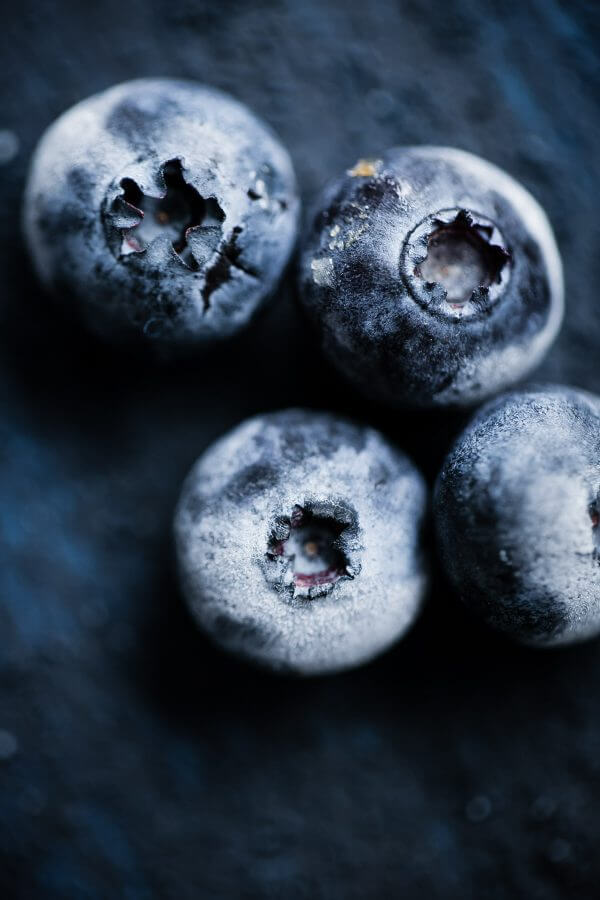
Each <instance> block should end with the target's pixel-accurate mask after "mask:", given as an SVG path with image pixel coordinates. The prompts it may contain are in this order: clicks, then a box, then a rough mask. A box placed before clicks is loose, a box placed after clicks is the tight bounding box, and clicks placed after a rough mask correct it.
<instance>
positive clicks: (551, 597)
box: [434, 387, 600, 645]
mask: <svg viewBox="0 0 600 900" xmlns="http://www.w3.org/2000/svg"><path fill="white" fill-rule="evenodd" d="M599 492H600V399H599V398H597V397H594V396H592V395H591V394H587V393H584V392H582V391H576V390H572V389H569V388H562V387H540V388H534V389H532V390H529V391H527V392H523V393H513V394H508V395H505V396H502V397H500V398H498V399H497V400H494V401H493V402H492V403H490V404H488V405H487V406H486V407H484V408H483V410H481V412H479V413H478V414H477V416H476V417H475V418H474V420H473V421H472V422H471V424H470V425H469V426H468V427H467V429H466V431H465V432H464V433H463V434H462V436H461V437H460V438H459V439H458V441H457V443H456V445H455V447H454V448H453V450H452V452H451V453H450V455H449V456H448V458H447V459H446V462H445V463H444V467H443V469H442V471H441V473H440V476H439V478H438V482H437V486H436V492H435V504H434V515H435V523H436V527H437V533H438V540H439V545H440V548H441V554H442V558H443V561H444V565H445V568H446V571H447V573H448V575H449V576H450V578H451V579H452V581H453V582H454V584H455V585H456V588H457V591H458V592H459V593H460V595H461V597H462V598H463V599H464V601H465V602H466V603H467V605H468V606H470V607H471V608H472V609H473V610H474V611H475V612H477V613H478V614H479V615H481V616H482V617H483V618H484V619H485V620H486V621H487V622H489V623H490V624H491V625H493V626H494V627H496V628H499V629H501V630H502V631H505V632H506V633H508V634H509V635H511V636H512V637H514V638H516V639H517V640H520V641H523V642H525V643H531V644H539V645H554V644H566V643H570V642H572V641H577V640H582V639H584V638H588V637H592V636H593V635H595V634H597V633H599V632H600V559H599V556H598V522H599V514H598V500H599Z"/></svg>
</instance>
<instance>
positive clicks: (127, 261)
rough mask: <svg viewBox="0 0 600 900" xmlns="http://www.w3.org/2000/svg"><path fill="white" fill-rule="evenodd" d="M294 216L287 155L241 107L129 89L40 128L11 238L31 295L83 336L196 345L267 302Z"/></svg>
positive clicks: (148, 86) (202, 95)
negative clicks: (66, 315)
mask: <svg viewBox="0 0 600 900" xmlns="http://www.w3.org/2000/svg"><path fill="white" fill-rule="evenodd" d="M298 209H299V204H298V198H297V193H296V183H295V177H294V173H293V169H292V164H291V161H290V159H289V156H288V154H287V153H286V151H285V150H284V149H283V147H282V146H281V144H280V143H279V142H278V141H277V139H276V138H275V136H274V135H273V134H272V133H271V131H270V130H269V129H268V127H267V126H266V125H264V124H263V123H261V122H260V121H259V120H258V119H257V118H256V117H255V116H254V115H253V114H252V113H251V112H250V111H249V110H248V109H247V108H246V107H244V106H243V105H242V104H241V103H238V102H237V101H235V100H233V99H232V98H231V97H228V96H227V95H225V94H223V93H221V92H220V91H217V90H214V89H212V88H208V87H204V86H202V85H198V84H195V83H193V82H186V81H176V80H171V79H140V80H137V81H131V82H127V83H124V84H121V85H117V86H116V87H113V88H110V89H109V90H107V91H104V92H103V93H101V94H97V95H95V96H93V97H90V98H88V99H87V100H84V101H83V102H82V103H79V104H77V105H76V106H74V107H73V108H72V109H70V110H68V111H67V112H66V113H64V114H63V115H62V116H61V117H60V118H59V119H58V120H57V121H56V122H55V123H54V124H53V125H52V126H51V127H50V128H49V129H48V131H47V132H46V133H45V135H44V136H43V137H42V139H41V141H40V143H39V145H38V148H37V150H36V153H35V155H34V158H33V161H32V165H31V171H30V175H29V179H28V184H27V189H26V195H25V208H24V228H25V235H26V239H27V242H28V245H29V249H30V252H31V255H32V258H33V261H34V264H35V267H36V269H37V271H38V274H39V276H40V279H41V280H42V282H43V283H44V285H45V286H46V287H47V288H49V289H50V290H52V291H53V292H54V293H56V294H57V295H58V296H59V297H61V298H64V299H69V300H71V302H73V303H75V304H77V306H78V308H79V309H80V311H81V313H82V315H83V317H84V319H85V320H87V322H88V324H89V325H91V327H92V328H94V329H95V330H96V331H99V332H101V333H103V334H105V335H106V336H108V337H110V338H113V339H116V340H119V339H122V338H124V337H126V336H127V334H139V333H142V334H145V335H146V336H152V337H153V338H160V339H162V340H163V341H172V342H198V341H199V342H202V341H209V340H213V339H216V338H222V337H228V336H230V335H232V334H234V333H235V332H237V331H238V330H240V329H241V328H243V327H244V326H245V325H246V324H247V323H248V322H249V321H250V319H251V318H252V316H253V315H254V313H255V312H256V310H257V309H258V307H259V306H260V305H261V303H262V302H263V301H264V300H265V298H266V297H267V296H268V295H269V294H270V293H272V291H273V290H274V288H275V287H276V285H277V282H278V279H279V277H280V275H281V273H282V271H283V268H284V266H285V264H286V263H287V260H288V258H289V255H290V253H291V250H292V247H293V244H294V240H295V235H296V227H297V218H298Z"/></svg>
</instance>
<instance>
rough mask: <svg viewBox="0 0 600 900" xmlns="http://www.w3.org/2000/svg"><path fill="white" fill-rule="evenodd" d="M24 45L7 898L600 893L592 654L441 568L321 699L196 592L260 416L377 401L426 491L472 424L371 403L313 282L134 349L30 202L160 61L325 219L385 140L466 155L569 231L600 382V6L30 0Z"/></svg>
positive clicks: (576, 375)
mask: <svg viewBox="0 0 600 900" xmlns="http://www.w3.org/2000/svg"><path fill="white" fill-rule="evenodd" d="M3 35H4V51H3V72H4V78H3V79H2V84H1V86H0V96H1V101H2V102H1V104H0V108H1V109H2V121H1V122H0V128H1V129H2V130H7V131H8V132H10V133H11V134H13V135H15V136H16V142H15V141H12V142H11V146H12V147H14V146H16V147H18V152H17V153H16V155H11V154H12V151H11V153H10V154H5V155H4V156H5V158H6V157H7V156H8V160H7V161H6V162H5V163H3V165H2V167H0V179H1V184H2V191H3V203H2V211H1V213H0V227H1V236H2V257H1V259H2V278H3V290H2V301H1V303H0V316H1V320H0V321H1V327H0V369H1V377H0V397H1V403H0V409H1V419H2V423H1V426H0V427H1V434H2V441H1V453H2V464H1V467H0V496H1V498H2V501H1V505H0V514H1V541H0V553H1V556H2V561H1V565H0V622H1V633H2V644H1V652H0V709H1V719H0V728H2V730H4V731H6V732H9V733H10V734H12V735H14V737H15V739H16V740H17V742H18V747H19V750H18V753H17V754H15V755H14V756H13V757H12V758H11V759H10V760H6V761H5V762H3V763H2V766H0V792H1V803H0V826H1V827H0V893H2V895H3V896H4V897H9V898H11V900H13V898H16V900H25V898H27V900H30V898H31V897H36V896H43V897H44V898H45V900H46V898H48V900H57V898H61V900H62V898H69V900H70V898H73V897H78V898H79V897H82V898H86V900H89V898H92V900H96V898H104V897H107V896H108V897H126V898H128V900H133V898H135V900H140V898H144V900H147V898H155V897H156V898H159V897H160V898H169V900H170V898H173V900H197V898H198V897H214V898H229V897H232V896H233V897H242V898H244V900H247V898H261V900H264V898H279V897H285V898H286V900H300V898H303V900H304V898H306V900H308V898H310V900H332V898H333V900H337V898H340V900H364V898H365V897H377V898H380V897H383V898H387V897H390V898H397V897H398V896H400V897H415V896H416V897H428V898H432V900H437V898H440V900H442V898H443V900H447V898H454V897H455V898H457V900H464V898H465V896H466V897H476V898H477V900H483V898H493V900H500V898H501V900H505V898H506V900H515V898H527V900H532V898H533V900H556V898H561V897H570V896H579V897H590V896H594V895H595V894H596V893H597V884H598V878H599V877H600V864H599V862H598V854H597V849H596V843H597V842H596V834H597V822H598V812H597V810H598V801H599V799H600V798H599V796H598V795H599V789H598V784H599V778H598V775H599V771H598V770H599V759H600V752H599V750H600V718H599V716H598V700H597V697H598V690H599V688H600V648H599V645H598V644H597V643H594V642H591V643H589V644H587V645H584V646H581V647H577V648H573V649H565V650H558V651H551V652H533V651H531V650H525V649H520V648H517V647H514V646H513V645H511V644H508V643H506V642H504V641H502V640H500V639H498V638H496V637H494V636H493V635H492V634H491V633H489V632H488V631H486V630H484V629H483V627H480V626H479V625H477V624H476V623H475V622H473V621H472V620H471V619H470V618H469V617H468V616H467V614H466V613H463V611H462V609H461V607H460V606H459V604H458V603H457V602H456V601H455V600H454V599H453V598H452V595H451V593H450V591H449V588H448V586H447V585H446V584H445V582H444V581H443V580H442V579H441V578H440V577H439V576H438V577H437V579H436V585H435V589H434V592H433V596H432V600H431V603H430V605H429V609H428V610H427V611H426V614H425V616H424V617H423V618H422V619H421V621H420V623H419V624H418V625H417V627H416V628H415V629H414V630H413V631H412V632H411V634H410V635H409V636H408V637H407V638H406V640H405V641H403V642H402V643H401V644H399V645H398V648H397V649H395V650H393V651H392V652H391V653H389V654H388V655H386V656H385V657H383V658H381V659H380V660H379V661H377V662H376V663H374V664H373V665H370V666H368V667H366V668H363V669H360V670H356V671H355V672H351V673H348V674H346V675H343V676H337V677H335V678H333V679H317V680H314V681H311V682H301V683H298V682H291V681H288V680H285V679H277V678H275V679H274V678H273V677H272V676H267V675H262V674H260V673H257V672H254V671H252V670H249V669H248V668H247V667H245V666H242V665H237V664H235V663H232V661H231V660H230V659H228V658H226V657H225V656H224V655H223V654H220V653H218V652H217V651H215V650H213V649H212V648H211V647H210V646H209V644H208V642H206V641H205V640H203V639H202V637H201V636H200V635H199V633H198V632H197V630H196V629H195V628H194V626H193V623H192V621H191V620H190V618H189V617H188V616H187V614H186V612H185V610H184V605H183V603H182V600H181V598H180V596H179V594H178V592H177V589H176V581H175V578H174V574H173V565H172V559H171V548H170V545H169V533H170V522H171V517H172V512H173V508H174V505H175V502H176V499H177V495H178V492H179V488H180V484H181V480H182V478H183V477H184V475H185V473H186V471H187V470H188V469H189V467H190V466H191V464H192V462H193V461H194V459H196V457H197V456H198V454H199V453H201V452H202V450H203V449H204V448H205V447H206V446H207V445H208V444H209V443H210V442H211V441H213V440H214V439H215V438H216V437H217V436H219V435H220V434H222V433H224V432H225V431H226V430H228V429H229V428H231V427H232V426H233V425H234V424H236V423H237V422H239V421H240V420H241V419H242V418H245V417H246V416H249V415H253V414H255V413H257V412H263V411H265V410H268V409H277V408H282V407H285V406H292V405H304V406H315V407H324V408H332V409H334V410H338V411H341V412H345V413H350V414H353V415H355V416H357V417H359V418H363V419H366V420H367V421H369V422H370V423H371V424H373V425H374V426H376V427H378V428H380V429H381V430H383V431H384V432H385V433H387V435H388V436H389V437H391V438H393V439H395V440H397V441H398V443H399V444H400V446H403V447H405V448H406V449H407V450H408V451H409V452H410V453H411V454H412V455H413V456H414V458H415V459H418V460H419V464H420V465H421V467H422V468H424V469H425V470H426V471H427V474H428V476H429V478H430V479H432V478H433V477H434V476H435V473H436V471H437V469H438V467H439V465H440V463H441V460H442V458H443V456H444V454H445V452H446V451H447V449H448V446H449V443H450V440H451V438H452V436H453V435H454V434H455V433H456V431H457V428H458V427H459V425H460V423H457V422H456V421H455V420H454V419H451V418H449V417H441V418H440V417H435V418H434V417H431V416H426V415H419V416H417V415H411V416H402V417H401V416H399V415H394V416H389V415H388V414H386V413H385V412H383V411H381V410H378V409H376V408H374V407H372V406H371V405H368V406H367V405H364V404H362V403H357V401H356V399H355V398H354V397H353V396H352V394H351V392H350V391H349V390H348V389H347V388H346V387H345V386H341V385H340V383H339V382H338V381H337V380H336V379H335V378H334V376H333V375H332V373H331V372H330V370H329V369H327V368H326V367H324V366H323V364H322V363H321V362H320V361H319V360H318V357H317V356H316V354H315V353H314V352H313V342H312V341H311V338H310V336H309V335H308V334H307V332H306V331H305V329H304V327H303V325H302V322H301V321H300V320H299V319H297V318H296V316H295V313H293V311H292V310H291V306H290V295H289V292H290V288H289V287H288V288H287V289H286V290H284V291H283V292H282V293H281V295H280V297H279V298H278V302H277V303H276V304H275V305H273V307H272V309H271V312H270V313H269V314H268V315H267V316H266V317H265V318H264V319H263V321H262V323H258V324H257V329H256V331H255V332H254V333H253V334H249V335H248V336H247V337H246V338H244V339H243V340H241V341H239V342H237V343H236V344H235V345H233V346H232V347H230V348H228V349H227V350H226V351H223V350H221V351H219V352H213V353H211V354H210V355H207V356H205V357H204V358H203V359H201V360H199V361H198V363H197V364H196V365H192V364H191V363H189V364H186V366H184V367H181V368H179V369H176V368H174V367H172V368H165V367H158V368H156V367H154V366H152V365H150V363H149V362H148V361H146V360H144V359H143V358H142V359H138V358H133V357H132V356H131V355H126V354H119V353H117V352H111V351H107V350H106V349H105V348H104V347H101V346H99V345H97V344H96V343H94V342H93V341H92V340H91V339H89V338H88V337H87V336H86V335H85V334H84V333H83V332H82V331H81V330H80V329H79V328H78V327H77V325H76V324H75V323H74V322H73V321H72V320H71V318H70V317H69V316H67V315H63V314H60V313H59V312H57V311H56V309H55V307H54V306H53V305H52V303H51V301H50V300H49V299H48V297H47V296H46V295H45V294H44V293H43V292H42V291H41V289H40V288H39V287H38V285H37V283H36V281H35V279H34V277H33V274H32V271H31V267H30V265H29V262H28V259H27V256H26V253H25V249H24V246H23V243H22V239H21V233H20V227H19V206H20V203H21V199H22V191H23V185H24V179H25V172H26V168H27V164H28V162H29V158H30V155H31V152H32V150H33V148H34V146H35V143H36V141H37V140H38V138H39V137H40V135H41V133H42V132H43V130H44V128H46V127H47V126H48V125H49V124H50V122H51V121H52V120H53V119H54V118H55V117H56V116H57V115H58V114H60V113H61V112H62V111H63V110H64V109H66V108H67V107H68V106H70V105H71V104H73V103H75V102H77V101H78V100H80V99H82V98H83V97H85V96H88V95H89V94H91V93H93V92H94V91H98V90H102V89H103V88H105V87H108V86H109V85H111V84H114V83H117V82H120V81H123V80H125V79H128V78H133V77H139V76H144V75H146V76H154V75H157V74H159V75H172V76H175V77H188V78H196V79H199V80H201V81H204V82H209V83H213V84H215V85H216V86H217V87H220V88H223V89H225V90H227V91H229V92H231V93H232V94H233V95H234V96H236V97H238V98H239V99H241V100H242V101H244V102H247V103H248V104H249V105H250V106H251V107H252V108H253V109H254V110H255V111H256V113H257V114H258V115H260V116H262V117H263V118H264V119H265V120H266V121H267V122H268V123H269V124H270V125H271V126H272V127H274V128H275V130H276V131H277V133H278V135H279V136H280V137H281V139H282V141H283V142H284V144H285V145H286V146H287V147H288V149H289V150H290V153H291V155H292V157H293V160H294V164H295V167H296V171H297V173H298V176H299V181H300V188H301V191H302V195H303V200H304V201H305V202H306V203H308V204H309V203H310V202H311V200H312V199H314V198H315V196H316V193H317V191H318V190H319V189H320V188H321V187H322V185H324V184H325V183H326V182H327V181H328V180H329V179H330V178H332V177H335V176H336V175H337V174H338V173H339V172H340V171H343V170H344V169H345V168H346V167H348V166H351V165H353V164H354V163H355V162H356V159H358V158H360V157H369V156H373V155H375V154H377V153H379V152H381V151H382V150H383V149H384V148H386V147H389V146H392V145H395V144H400V143H404V144H409V143H433V144H440V143H444V144H449V145H451V146H452V145H453V146H458V147H462V148H464V149H467V150H470V151H473V152H475V153H477V154H479V155H481V156H483V157H485V158H486V159H489V160H491V161H492V162H494V163H496V164H497V165H500V166H501V167H502V168H504V169H506V170H507V171H508V172H510V173H511V174H512V175H514V176H515V177H516V178H518V179H519V180H520V181H521V182H522V183H523V184H524V185H525V186H526V187H527V188H528V189H529V190H530V191H531V192H532V193H533V194H534V196H536V198H537V199H538V200H539V201H540V202H541V204H542V205H543V206H544V207H545V209H546V210H547V212H548V214H549V217H550V220H551V222H552V225H553V228H554V229H555V233H556V235H557V239H558V243H559V247H560V250H561V253H562V256H563V261H564V264H565V276H566V288H567V291H566V296H567V310H566V319H565V324H564V327H563V330H562V333H561V336H560V338H559V340H558V342H557V344H556V345H555V347H554V348H553V349H552V351H551V353H550V355H549V357H548V358H547V360H546V362H545V363H544V366H543V369H542V371H541V373H538V375H537V376H536V377H542V378H544V379H547V380H552V381H566V382H571V383H573V384H575V385H578V386H581V387H584V388H587V389H590V390H593V391H596V392H598V391H600V367H599V366H598V364H597V360H598V348H599V346H600V316H599V315H598V303H597V296H596V295H597V289H596V284H597V283H598V281H599V279H600V255H599V254H598V252H597V237H598V224H597V197H598V186H599V178H600V157H599V156H598V152H597V148H598V145H599V143H600V123H599V117H598V105H597V101H598V91H599V89H600V66H599V64H598V63H599V59H598V47H599V40H600V21H599V19H598V13H597V9H596V7H595V4H593V3H591V2H586V0H574V2H572V3H569V4H568V5H567V4H566V3H558V2H557V0H544V2H542V0H524V2H518V3H517V2H514V0H511V2H507V3H504V4H503V5H502V7H501V9H499V8H498V5H497V4H496V3H492V2H491V0H460V2H459V0H449V2H447V3H444V4H441V3H438V2H433V0H429V2H427V0H424V2H421V0H420V2H416V0H404V2H402V3H397V2H386V0H375V2H373V3H370V4H359V5H356V4H348V3H347V2H343V0H328V2H315V0H307V2H303V3H296V2H292V0H288V2H284V0H280V2H273V3H271V2H268V0H265V2H259V3H256V4H250V3H242V2H224V3H222V4H220V5H218V4H210V5H208V4H199V3H192V2H185V0H184V2H175V0H169V2H166V0H156V2H155V3H153V4H150V5H149V4H148V3H146V2H141V0H131V2H130V3H128V4H127V5H126V6H124V5H123V4H122V3H118V2H116V0H106V2H102V3H98V4H92V5H84V4H75V3H68V2H65V3H63V4H61V6H60V8H57V7H56V5H55V4H51V3H47V2H35V3H33V2H32V0H23V2H22V3H20V4H19V5H18V6H17V7H14V8H12V9H11V10H7V11H6V12H5V16H4V22H3ZM481 798H485V800H483V802H482V799H481Z"/></svg>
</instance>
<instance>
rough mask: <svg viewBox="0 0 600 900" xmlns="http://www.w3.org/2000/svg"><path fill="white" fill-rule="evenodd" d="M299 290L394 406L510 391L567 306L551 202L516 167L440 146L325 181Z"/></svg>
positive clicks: (339, 352)
mask: <svg viewBox="0 0 600 900" xmlns="http://www.w3.org/2000/svg"><path fill="white" fill-rule="evenodd" d="M301 295H302V299H303V302H304V305H305V307H306V309H307V311H308V313H309V315H310V317H311V318H312V319H313V321H314V322H315V324H316V326H317V328H318V330H319V332H320V334H321V340H322V343H323V347H324V350H325V351H326V353H327V354H328V355H329V356H330V357H331V359H332V360H333V362H334V363H336V364H337V366H338V367H339V368H340V370H341V371H342V372H343V373H344V374H345V375H346V376H347V377H348V378H349V379H351V380H352V381H354V383H355V384H356V385H357V386H358V387H359V388H360V389H361V390H363V391H364V392H365V393H368V394H370V395H371V396H373V397H374V398H376V399H378V400H380V401H382V402H384V403H387V404H390V405H392V406H402V405H409V406H420V407H436V406H437V407H440V406H468V405H470V404H474V403H477V402H479V401H480V400H481V399H483V398H485V397H487V396H488V395H490V394H493V393H494V392H496V391H498V390H500V389H503V388H505V387H507V386H508V385H510V384H512V383H513V382H515V381H516V380H518V379H519V378H521V377H522V376H524V375H525V374H526V373H527V372H529V371H530V370H531V369H532V368H533V367H534V366H535V365H536V364H537V363H538V362H539V361H540V360H541V358H542V357H543V355H544V353H545V352H546V350H547V349H548V347H549V346H550V344H551V343H552V341H553V340H554V338H555V336H556V334H557V332H558V329H559V327H560V323H561V319H562V312H563V283H562V269H561V262H560V257H559V254H558V250H557V247H556V244H555V241H554V237H553V235H552V231H551V228H550V225H549V223H548V220H547V218H546V216H545V214H544V212H543V210H542V209H541V208H540V206H539V205H538V204H537V203H536V201H535V200H534V199H533V197H532V196H531V195H530V194H529V193H528V192H527V191H526V190H525V189H524V188H523V187H522V186H521V185H519V184H518V183H517V182H516V181H514V179H512V178H511V177H510V176H509V175H507V174H506V173H505V172H502V171H501V170H500V169H498V168H496V167H495V166H493V165H491V164H490V163H487V162H485V161H484V160H482V159H479V158H478V157H476V156H473V155H472V154H469V153H465V152H462V151H460V150H452V149H449V148H440V147H400V148H396V149H392V150H389V151H387V152H386V153H384V154H383V156H382V157H381V158H379V159H375V160H361V161H359V163H357V164H356V165H355V166H354V167H353V168H352V169H350V170H349V171H348V172H347V173H346V174H345V176H343V177H342V178H341V179H339V180H338V181H337V182H335V183H334V184H333V185H331V186H330V187H329V188H328V189H327V190H326V192H325V194H324V196H323V198H322V199H321V202H320V211H319V213H318V214H317V215H316V217H315V219H314V222H313V225H312V228H311V230H310V233H309V235H308V237H307V240H306V243H305V247H304V251H303V255H302V266H301Z"/></svg>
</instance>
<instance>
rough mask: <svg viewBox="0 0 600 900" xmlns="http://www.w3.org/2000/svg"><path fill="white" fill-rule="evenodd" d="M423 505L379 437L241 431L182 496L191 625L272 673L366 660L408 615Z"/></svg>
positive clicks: (324, 425) (263, 420) (300, 424)
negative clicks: (197, 624) (198, 626)
mask: <svg viewBox="0 0 600 900" xmlns="http://www.w3.org/2000/svg"><path fill="white" fill-rule="evenodd" d="M425 501H426V493H425V487H424V484H423V481H422V479H421V476H420V475H419V473H418V472H417V471H416V469H415V468H414V467H413V465H412V464H411V463H410V462H409V461H408V459H407V458H406V457H405V456H404V455H403V454H401V453H399V452H398V451H397V450H395V449H393V448H392V447H391V446H390V445H389V444H387V443H386V441H385V440H384V439H383V437H382V436H381V435H380V434H378V433H377V432H376V431H373V430H371V429H369V428H362V427H359V426H357V425H354V424H352V423H350V422H347V421H345V420H340V419H337V418H334V417H333V416H330V415H327V414H319V413H313V412H308V411H303V410H288V411H285V412H279V413H272V414H270V415H264V416H257V417H256V418H253V419H250V420H248V421H246V422H244V423H243V424H241V425H240V426H238V427H237V428H235V429H234V430H233V431H231V432H230V433H229V434H228V435H226V436H225V437H224V438H222V439H221V440H220V441H218V442H217V443H216V444H214V445H213V446H212V447H210V448H209V449H208V450H207V451H206V453H204V455H203V456H201V457H200V459H199V460H198V462H197V463H196V465H195V466H194V468H193V469H192V471H191V473H190V475H189V476H188V478H187V481H186V482H185V484H184V487H183V491H182V494H181V498H180V501H179V506H178V509H177V513H176V516H175V535H176V547H177V554H178V560H179V570H180V575H181V580H182V585H183V590H184V594H185V596H186V598H187V601H188V604H189V606H190V608H191V610H192V613H193V614H194V616H195V618H196V619H197V621H198V623H199V624H200V625H201V626H202V627H203V628H204V629H205V630H206V631H207V632H208V634H209V635H211V636H212V638H213V639H214V640H215V641H217V642H218V643H220V644H221V645H222V646H224V647H225V648H227V649H228V650H230V651H233V652H234V653H237V654H240V655H241V656H244V657H247V658H249V659H251V660H254V661H256V662H259V663H261V664H264V665H266V666H269V667H271V668H273V669H278V670H285V671H289V672H295V673H298V674H304V675H311V674H318V673H323V672H333V671H336V670H340V669H345V668H348V667H350V666H354V665H357V664H359V663H362V662H365V661H366V660H369V659H371V657H373V656H375V655H376V654H377V653H379V652H381V651H382V650H384V649H385V648H386V647H388V646H389V645H390V644H391V643H392V642H393V641H395V640H396V639H397V638H399V637H400V636H401V635H402V634H403V633H404V631H406V629H407V628H408V627H409V625H410V624H411V623H412V622H413V620H414V619H415V617H416V615H417V612H418V610H419V607H420V604H421V599H422V596H423V591H424V587H425V580H426V578H425V572H424V567H423V561H422V558H421V552H420V545H419V537H420V530H421V521H422V518H423V514H424V507H425Z"/></svg>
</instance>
